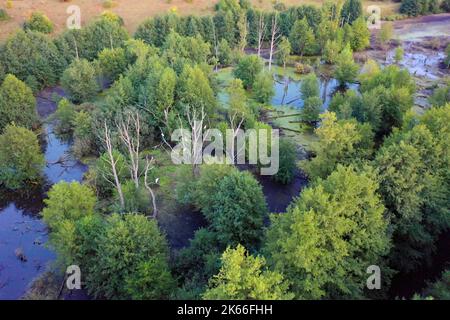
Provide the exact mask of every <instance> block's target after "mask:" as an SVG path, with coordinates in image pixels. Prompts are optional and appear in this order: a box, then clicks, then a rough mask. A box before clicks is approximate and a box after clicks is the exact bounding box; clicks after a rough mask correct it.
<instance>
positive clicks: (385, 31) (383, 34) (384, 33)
mask: <svg viewBox="0 0 450 320" xmlns="http://www.w3.org/2000/svg"><path fill="white" fill-rule="evenodd" d="M393 34H394V27H393V25H392V23H391V22H385V23H383V24H382V25H381V29H380V32H379V33H378V41H380V43H381V44H382V45H385V44H386V43H388V42H389V41H391V39H392V36H393Z"/></svg>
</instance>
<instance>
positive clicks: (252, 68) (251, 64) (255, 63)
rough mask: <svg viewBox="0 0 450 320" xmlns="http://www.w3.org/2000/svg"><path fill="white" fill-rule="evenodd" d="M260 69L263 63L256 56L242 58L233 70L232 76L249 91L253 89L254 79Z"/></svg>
mask: <svg viewBox="0 0 450 320" xmlns="http://www.w3.org/2000/svg"><path fill="white" fill-rule="evenodd" d="M262 69H263V63H262V61H261V59H260V58H259V57H258V56H256V55H249V56H243V57H242V58H241V59H240V60H239V62H238V64H237V66H236V68H235V69H234V70H233V74H234V76H235V77H236V78H239V79H241V80H242V82H243V84H244V88H246V89H249V88H252V87H253V84H254V83H255V80H256V77H257V76H258V74H260V72H261V71H262Z"/></svg>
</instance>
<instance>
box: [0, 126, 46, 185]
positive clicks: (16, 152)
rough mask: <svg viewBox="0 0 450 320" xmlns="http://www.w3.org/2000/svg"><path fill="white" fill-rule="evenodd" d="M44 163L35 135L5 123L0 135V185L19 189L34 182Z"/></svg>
mask: <svg viewBox="0 0 450 320" xmlns="http://www.w3.org/2000/svg"><path fill="white" fill-rule="evenodd" d="M44 164H45V161H44V156H43V155H42V152H41V148H40V147H39V143H38V139H37V137H36V135H35V134H34V133H33V132H32V131H30V130H28V129H26V128H22V127H16V126H15V125H7V126H6V127H5V128H4V130H3V133H2V134H1V135H0V185H3V186H4V187H5V188H7V189H19V188H21V187H24V185H25V183H26V182H36V181H37V180H39V178H40V177H41V170H42V169H43V166H44Z"/></svg>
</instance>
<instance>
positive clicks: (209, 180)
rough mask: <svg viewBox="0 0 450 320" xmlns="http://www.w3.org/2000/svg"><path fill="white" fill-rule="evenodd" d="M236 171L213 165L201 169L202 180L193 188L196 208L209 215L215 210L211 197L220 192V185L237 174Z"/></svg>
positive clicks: (231, 168) (231, 167)
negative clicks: (231, 175) (233, 174)
mask: <svg viewBox="0 0 450 320" xmlns="http://www.w3.org/2000/svg"><path fill="white" fill-rule="evenodd" d="M235 172H236V169H235V168H234V167H233V166H230V165H221V164H211V165H203V166H201V167H200V178H199V179H198V180H197V181H196V182H195V186H194V187H193V188H192V189H193V192H192V191H191V193H193V197H192V199H193V202H194V204H195V206H196V207H197V208H198V209H200V210H202V212H203V213H205V214H208V213H209V212H211V211H212V210H213V206H214V203H215V200H214V199H213V197H211V195H213V194H215V193H217V192H218V191H219V189H218V188H219V183H220V181H222V180H223V179H224V178H225V177H227V176H229V175H230V174H232V173H235Z"/></svg>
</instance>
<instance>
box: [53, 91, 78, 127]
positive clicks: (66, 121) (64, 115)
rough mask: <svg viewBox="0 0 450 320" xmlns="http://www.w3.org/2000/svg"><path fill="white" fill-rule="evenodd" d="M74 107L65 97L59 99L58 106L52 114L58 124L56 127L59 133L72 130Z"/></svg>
mask: <svg viewBox="0 0 450 320" xmlns="http://www.w3.org/2000/svg"><path fill="white" fill-rule="evenodd" d="M75 114H76V112H75V108H74V106H73V105H72V104H71V103H70V101H69V100H67V99H65V98H64V99H61V100H60V101H59V103H58V108H57V109H56V112H55V114H54V117H55V118H56V119H57V121H58V124H57V126H56V129H57V131H58V132H59V133H70V132H72V130H73V121H74V118H75Z"/></svg>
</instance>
